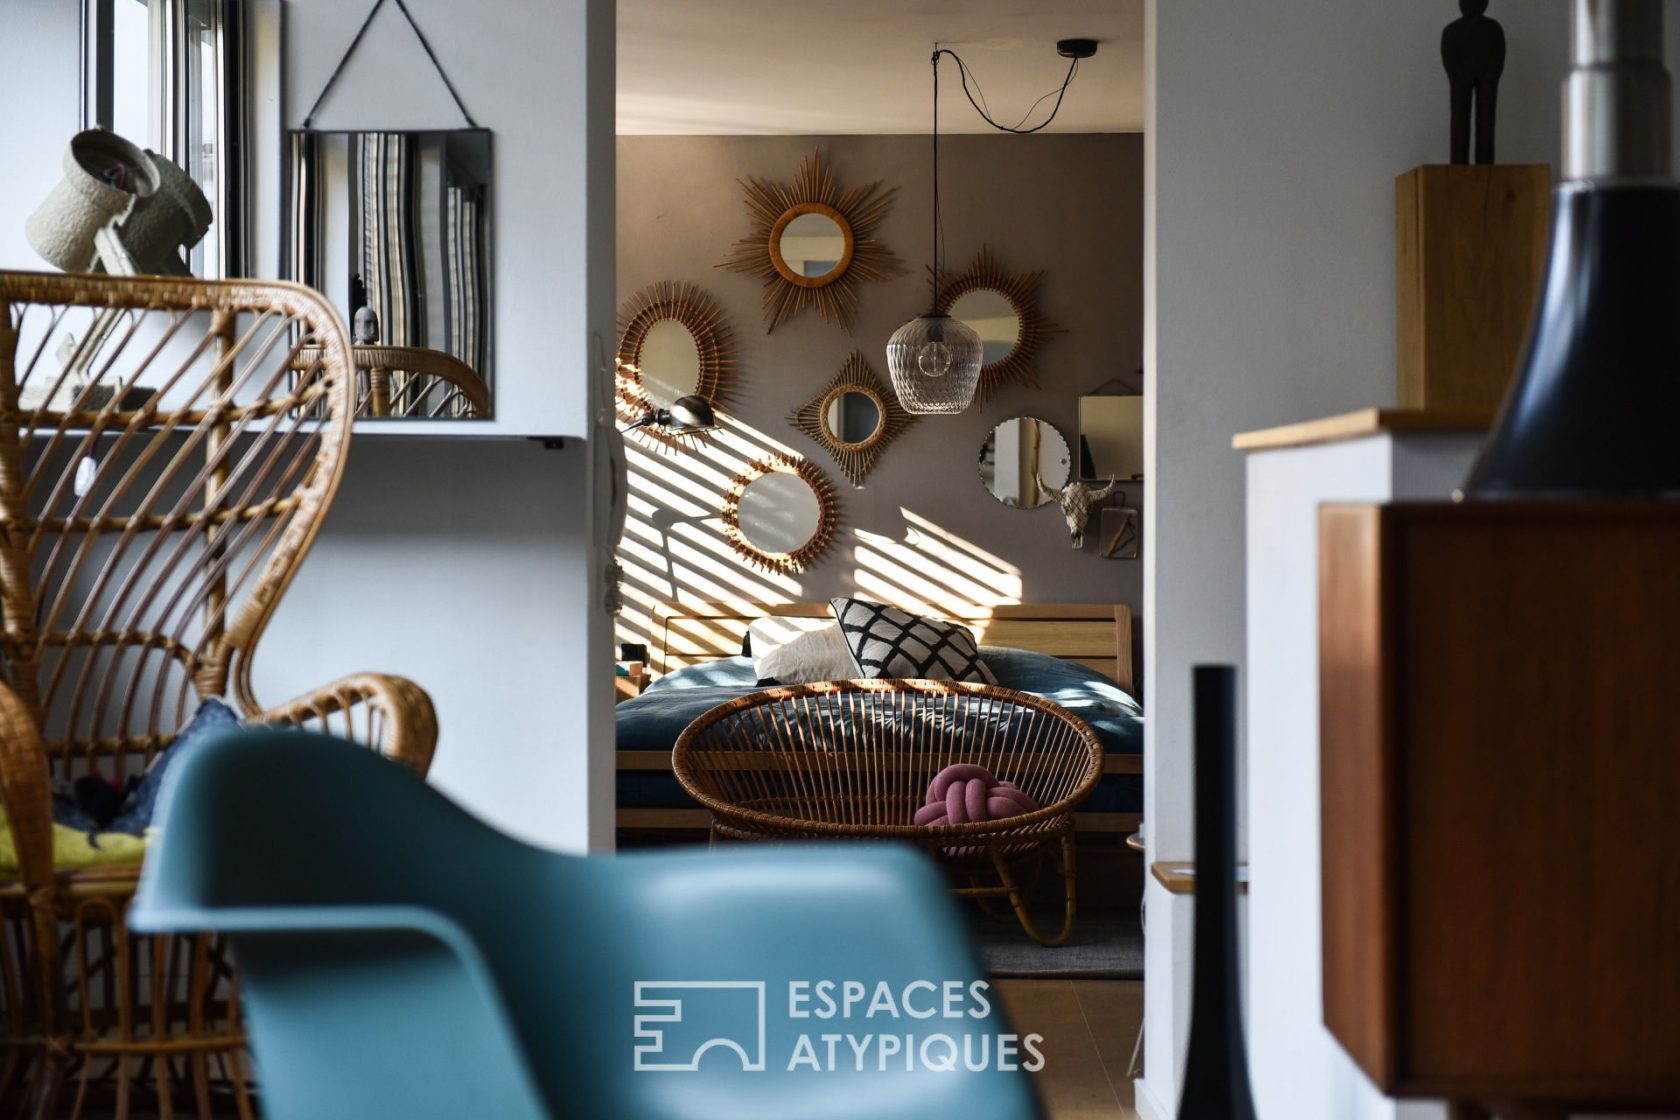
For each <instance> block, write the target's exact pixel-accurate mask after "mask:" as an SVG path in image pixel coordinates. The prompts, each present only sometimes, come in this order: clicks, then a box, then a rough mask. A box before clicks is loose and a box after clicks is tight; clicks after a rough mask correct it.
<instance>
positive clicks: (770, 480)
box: [721, 455, 839, 574]
mask: <svg viewBox="0 0 1680 1120" xmlns="http://www.w3.org/2000/svg"><path fill="white" fill-rule="evenodd" d="M721 513H722V517H723V534H724V536H725V537H726V538H727V539H728V541H729V546H730V547H731V548H733V549H734V550H735V551H736V553H737V554H738V555H740V556H741V557H742V558H743V559H744V560H746V561H747V562H748V563H750V564H752V565H753V566H755V567H758V568H762V569H764V570H765V571H768V572H778V573H783V574H785V573H789V572H798V571H803V570H804V569H805V568H806V566H808V565H809V564H810V563H811V562H812V561H813V560H815V559H816V558H817V557H818V556H821V555H822V553H823V551H824V550H825V549H827V548H828V545H829V542H830V541H832V540H833V539H834V526H835V522H836V521H837V520H838V518H839V515H838V512H837V510H836V508H835V499H834V487H833V486H831V485H829V482H828V479H826V478H824V477H823V474H822V472H821V471H819V470H817V468H815V467H813V466H812V465H811V464H810V463H808V462H806V461H805V460H803V459H790V458H787V457H786V456H781V455H778V456H773V457H771V458H766V459H757V460H754V461H753V462H751V463H749V464H748V465H747V467H746V469H745V470H744V471H742V472H741V473H740V474H738V475H736V476H735V478H734V480H733V481H731V482H730V484H729V490H728V491H727V492H726V493H725V494H724V497H723V509H722V511H721Z"/></svg>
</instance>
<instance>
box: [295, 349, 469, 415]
mask: <svg viewBox="0 0 1680 1120" xmlns="http://www.w3.org/2000/svg"><path fill="white" fill-rule="evenodd" d="M351 359H352V360H353V361H354V362H355V364H356V380H355V385H356V388H355V392H354V394H353V397H354V399H355V402H356V406H355V407H356V413H355V414H356V415H357V416H358V417H364V416H372V417H379V418H382V419H400V420H442V419H449V420H482V419H485V418H487V417H488V416H489V415H490V392H489V390H488V389H487V388H486V387H485V384H484V379H483V378H482V377H480V376H479V375H478V374H477V373H475V372H474V371H473V368H472V367H471V366H469V365H467V363H465V362H463V361H461V359H459V358H457V357H456V356H455V355H453V354H450V353H446V352H445V351H442V350H431V349H427V348H426V347H422V346H356V347H353V348H352V349H351ZM316 360H317V356H316V354H315V353H314V352H313V351H312V350H303V351H299V353H298V354H297V356H296V358H295V359H294V361H293V367H294V369H296V370H297V371H298V372H300V373H301V372H306V371H308V370H309V369H310V368H312V367H313V365H314V363H315V362H316Z"/></svg>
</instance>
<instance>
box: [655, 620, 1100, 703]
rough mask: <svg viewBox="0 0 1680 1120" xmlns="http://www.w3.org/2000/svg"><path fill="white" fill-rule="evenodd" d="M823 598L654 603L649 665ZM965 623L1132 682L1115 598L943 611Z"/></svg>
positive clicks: (683, 661)
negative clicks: (953, 611)
mask: <svg viewBox="0 0 1680 1120" xmlns="http://www.w3.org/2000/svg"><path fill="white" fill-rule="evenodd" d="M831 613H832V612H831V611H830V609H829V605H828V604H827V603H777V604H771V603H749V604H740V603H730V604H721V603H699V604H689V603H684V604H671V603H665V604H661V605H660V606H658V607H657V608H656V609H655V610H654V616H653V635H652V638H653V649H652V650H651V651H650V653H651V655H652V657H653V668H654V672H656V673H669V672H670V671H671V670H673V669H680V668H682V667H684V666H686V665H695V664H699V663H701V662H705V661H715V660H717V659H718V658H720V657H732V656H734V655H735V654H737V653H740V652H741V639H742V638H743V637H744V636H745V635H746V632H747V625H748V624H749V623H751V622H752V621H753V619H755V618H764V617H766V616H768V615H793V616H796V617H803V618H822V617H827V616H829V615H830V614H831ZM943 617H947V618H950V619H952V620H953V621H956V622H962V623H964V624H966V625H967V626H968V627H969V628H970V629H972V630H973V631H974V633H975V636H976V637H977V638H979V640H980V643H981V644H982V645H990V646H1015V647H1017V648H1019V649H1030V650H1037V651H1038V652H1039V653H1048V654H1050V655H1052V656H1054V657H1061V658H1065V659H1066V660H1069V661H1077V662H1079V663H1080V664H1081V665H1087V666H1089V667H1090V668H1092V669H1095V670H1096V671H1097V672H1099V673H1102V674H1103V675H1104V676H1107V677H1109V678H1111V679H1112V680H1113V681H1114V682H1115V683H1116V684H1118V685H1119V686H1120V687H1121V688H1123V689H1125V690H1126V691H1127V692H1131V691H1132V690H1133V686H1132V611H1131V608H1130V607H1124V606H1121V605H1120V604H1118V603H1053V604H1047V605H1043V606H1031V605H1025V604H1023V605H1013V606H1001V607H987V608H984V609H983V610H981V611H979V612H977V613H964V614H958V615H945V616H943Z"/></svg>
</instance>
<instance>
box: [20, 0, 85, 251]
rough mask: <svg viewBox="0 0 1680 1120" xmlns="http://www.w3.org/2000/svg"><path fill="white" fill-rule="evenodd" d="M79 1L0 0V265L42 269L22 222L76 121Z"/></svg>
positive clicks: (45, 187)
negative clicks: (0, 111)
mask: <svg viewBox="0 0 1680 1120" xmlns="http://www.w3.org/2000/svg"><path fill="white" fill-rule="evenodd" d="M78 7H79V5H77V4H74V3H66V2H65V0H0V99H3V100H0V104H4V105H6V106H7V109H6V111H5V112H4V113H3V114H0V171H3V172H4V175H3V177H0V268H11V269H31V270H39V269H43V268H46V267H48V266H47V264H46V262H44V261H42V260H41V258H40V257H39V256H38V255H37V254H36V252H35V250H34V249H32V248H30V246H29V240H28V238H26V237H24V235H23V222H24V219H25V218H27V217H28V216H29V215H30V214H31V213H32V212H33V211H34V209H35V207H36V206H38V205H40V203H41V201H42V200H43V199H45V198H46V197H47V194H48V193H49V192H50V191H51V190H52V189H53V187H55V186H57V185H58V181H59V180H60V179H62V178H63V177H64V172H63V170H62V169H61V166H60V164H61V161H62V160H63V158H64V149H65V148H66V147H68V146H69V144H70V137H72V136H74V135H75V134H76V130H77V129H78V128H80V127H81V119H82V118H81V108H80V103H79V101H78V100H77V90H78V88H79V82H80V79H79V78H78V77H77V67H78V66H79V64H80V53H79V47H78V43H79V41H80V40H79V39H78V37H77V35H78V33H77V9H78ZM26 106H27V111H25V107H26Z"/></svg>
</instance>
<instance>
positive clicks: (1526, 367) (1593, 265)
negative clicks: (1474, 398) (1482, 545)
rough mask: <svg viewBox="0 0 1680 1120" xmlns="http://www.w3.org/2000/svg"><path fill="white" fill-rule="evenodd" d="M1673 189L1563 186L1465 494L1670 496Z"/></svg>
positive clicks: (1677, 460) (1679, 359)
mask: <svg viewBox="0 0 1680 1120" xmlns="http://www.w3.org/2000/svg"><path fill="white" fill-rule="evenodd" d="M1677 426H1680V187H1676V186H1675V185H1673V184H1662V183H1658V184H1637V185H1614V184H1602V185H1601V184H1596V183H1569V184H1565V185H1564V186H1563V187H1561V188H1560V189H1559V190H1558V192H1557V217H1556V219H1555V225H1554V228H1553V235H1552V253H1551V263H1550V265H1549V266H1548V268H1547V270H1546V285H1545V290H1544V292H1543V294H1542V296H1541V300H1540V306H1539V309H1538V311H1537V314H1536V316H1535V320H1534V325H1533V329H1532V333H1531V335H1530V339H1529V343H1528V349H1527V351H1526V353H1525V354H1524V357H1523V359H1522V361H1521V363H1520V364H1519V365H1518V369H1517V378H1516V380H1515V381H1514V382H1513V383H1512V385H1511V389H1510V391H1509V392H1508V393H1507V395H1506V398H1505V403H1504V405H1503V407H1502V408H1501V410H1500V414H1499V419H1498V421H1497V423H1496V424H1495V426H1494V430H1493V432H1492V433H1491V434H1490V435H1489V437H1488V441H1487V443H1486V445H1484V447H1483V448H1482V453H1481V456H1480V458H1478V459H1477V461H1476V465H1475V467H1474V468H1473V469H1472V470H1471V473H1470V477H1469V479H1468V481H1467V482H1466V483H1465V487H1464V489H1465V494H1466V496H1468V497H1471V498H1569V497H1580V498H1593V497H1597V498H1615V497H1620V498H1662V497H1669V498H1672V497H1677V496H1680V437H1677V436H1676V434H1675V433H1676V428H1677Z"/></svg>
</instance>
